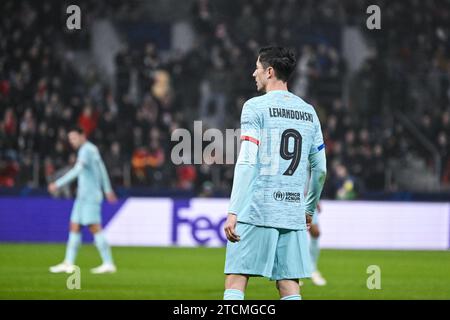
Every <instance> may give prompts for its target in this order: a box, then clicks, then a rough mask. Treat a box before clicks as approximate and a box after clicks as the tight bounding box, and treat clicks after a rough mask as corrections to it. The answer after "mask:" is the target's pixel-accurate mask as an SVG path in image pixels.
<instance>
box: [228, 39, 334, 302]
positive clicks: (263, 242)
mask: <svg viewBox="0 0 450 320" xmlns="http://www.w3.org/2000/svg"><path fill="white" fill-rule="evenodd" d="M295 65H296V58H295V55H294V53H293V52H292V51H291V50H289V49H286V48H281V47H267V48H263V49H261V50H260V51H259V56H258V60H257V62H256V70H255V71H254V73H253V77H254V78H255V81H256V86H257V89H258V91H261V92H264V93H265V94H264V95H262V96H259V97H255V98H253V99H250V100H248V101H247V102H246V103H245V104H244V107H243V109H242V115H241V134H242V135H241V141H242V143H241V150H240V153H239V157H238V161H237V163H236V167H235V173H234V181H233V189H232V193H231V199H230V207H229V210H228V212H229V213H228V217H227V221H226V222H225V226H224V229H225V234H226V236H227V239H228V240H229V241H228V243H227V251H226V261H225V272H224V273H225V274H226V279H225V292H224V299H225V300H243V299H244V292H245V288H246V286H247V283H248V279H249V277H250V276H264V277H267V278H269V279H271V280H275V281H276V285H277V289H278V291H279V294H280V298H281V299H282V300H301V296H300V287H299V279H300V278H309V277H311V272H312V270H311V261H310V260H311V259H310V253H309V248H308V237H307V229H308V228H309V226H310V223H311V220H312V217H313V215H314V212H315V209H316V206H317V202H318V201H319V198H320V194H321V192H322V188H323V184H324V181H325V176H326V158H325V150H324V143H323V137H322V130H321V126H320V122H319V118H318V117H317V114H316V112H315V110H314V108H313V107H312V106H311V105H309V104H307V103H306V102H305V101H303V100H302V99H301V98H299V97H297V96H296V95H294V94H292V93H290V92H289V91H288V88H287V81H288V79H289V77H290V75H291V73H292V72H293V70H294V68H295ZM274 132H277V134H274ZM268 146H271V148H272V150H273V152H274V153H270V154H269V157H270V159H271V161H275V162H272V163H271V164H269V167H270V168H268V167H267V166H266V164H265V163H263V162H262V161H261V154H262V153H263V152H264V150H266V149H267V147H268ZM261 148H263V149H261ZM308 161H309V163H310V165H311V169H310V171H311V178H310V180H309V188H308V194H307V197H306V204H305V202H304V199H303V198H304V197H303V192H302V191H300V192H299V190H304V189H305V187H304V185H305V183H307V181H308V180H306V171H307V165H308ZM272 164H278V165H273V166H272ZM267 169H269V170H270V171H267Z"/></svg>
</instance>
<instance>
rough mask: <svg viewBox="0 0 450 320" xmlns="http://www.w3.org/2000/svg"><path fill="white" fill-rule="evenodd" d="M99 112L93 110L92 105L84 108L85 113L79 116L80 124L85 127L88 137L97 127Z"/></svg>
mask: <svg viewBox="0 0 450 320" xmlns="http://www.w3.org/2000/svg"><path fill="white" fill-rule="evenodd" d="M97 121H98V114H97V113H96V112H94V111H93V109H92V107H91V106H90V105H87V106H85V107H84V109H83V113H82V114H81V115H80V117H79V118H78V125H79V126H80V127H81V128H82V129H83V131H84V133H85V134H86V136H87V137H89V136H90V134H91V133H92V131H94V130H95V128H97Z"/></svg>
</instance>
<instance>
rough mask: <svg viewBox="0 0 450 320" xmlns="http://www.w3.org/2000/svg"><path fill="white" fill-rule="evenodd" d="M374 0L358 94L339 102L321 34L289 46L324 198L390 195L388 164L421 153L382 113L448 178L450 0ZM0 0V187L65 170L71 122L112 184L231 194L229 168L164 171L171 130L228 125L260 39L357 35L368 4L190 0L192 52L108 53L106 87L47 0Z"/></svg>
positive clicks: (342, 79) (248, 89)
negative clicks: (312, 29) (84, 63)
mask: <svg viewBox="0 0 450 320" xmlns="http://www.w3.org/2000/svg"><path fill="white" fill-rule="evenodd" d="M380 2H381V3H382V10H383V28H386V29H389V31H388V32H387V31H379V32H374V33H369V32H366V33H367V37H368V39H371V40H372V41H373V43H374V44H375V48H376V50H374V51H375V53H374V54H373V55H372V56H371V57H369V58H368V59H367V61H366V62H365V63H364V65H363V67H362V68H361V70H359V71H358V73H357V74H356V75H354V79H353V81H350V84H349V86H350V91H353V92H357V93H358V94H357V95H356V97H353V98H352V99H350V100H349V102H348V103H344V101H345V99H344V98H343V97H344V84H345V83H347V82H346V79H347V76H348V72H347V68H346V64H345V62H344V60H343V58H342V57H341V53H340V48H339V44H336V43H334V42H333V41H330V39H329V37H319V36H318V37H316V38H314V39H309V40H308V39H303V40H304V41H302V43H299V44H298V47H297V48H296V49H297V52H298V58H297V61H298V63H297V70H296V72H295V74H294V76H293V77H292V79H291V82H290V87H291V90H292V91H293V92H294V93H296V94H298V95H300V96H301V97H303V98H304V99H305V100H306V101H308V102H310V103H311V104H313V105H314V106H315V107H316V110H317V112H318V114H319V117H320V119H321V122H322V129H323V132H324V137H325V141H326V145H327V157H328V167H329V173H328V178H327V183H326V187H325V190H324V196H325V197H328V198H336V197H337V198H341V199H352V198H355V197H358V194H361V193H364V192H366V191H392V190H387V189H386V186H387V181H386V178H385V176H386V166H387V163H388V161H389V160H390V159H393V160H395V159H400V158H401V157H403V156H404V155H405V154H406V153H410V152H414V151H416V150H418V152H419V154H420V156H422V157H424V158H425V159H427V160H429V155H427V154H426V152H424V151H422V150H420V148H419V147H417V146H416V145H415V144H414V141H413V140H411V138H410V137H409V135H408V133H407V132H406V130H405V128H403V127H402V125H401V124H399V123H397V122H396V121H394V120H393V117H394V112H395V111H396V110H397V111H400V112H402V113H407V114H408V115H409V116H410V117H411V119H412V120H413V121H415V122H416V125H417V127H418V128H419V129H420V131H421V132H422V133H423V134H424V135H425V136H426V137H427V138H428V139H429V140H430V141H431V142H432V143H433V144H434V145H435V146H436V148H438V150H439V151H440V152H441V158H442V160H443V161H442V168H441V169H442V170H441V172H442V177H441V180H442V183H443V184H450V157H449V150H450V148H449V141H448V139H449V137H450V119H449V118H450V116H449V108H450V101H449V96H450V87H449V73H450V54H449V53H450V46H449V43H450V42H449V41H450V40H449V39H450V35H449V33H450V28H449V27H448V23H447V22H446V21H448V19H449V15H450V8H449V5H446V4H445V3H441V2H439V1H430V2H428V1H427V2H423V3H422V2H419V1H404V2H401V3H400V2H395V3H388V2H387V1H380ZM111 6H113V9H114V10H106V11H104V10H103V11H102V10H101V12H102V14H103V15H107V14H108V13H109V12H122V14H123V15H124V16H126V12H127V5H126V4H124V3H123V2H122V3H121V4H118V3H116V2H112V4H111ZM114 6H120V9H121V10H118V9H117V8H116V7H114ZM0 7H1V12H2V20H1V22H0V35H1V37H0V186H2V187H13V186H32V187H43V186H45V185H46V184H47V183H48V182H49V181H51V180H53V179H55V178H56V177H58V176H60V175H62V174H63V173H64V172H66V171H67V170H68V169H69V168H70V166H71V165H73V163H74V161H75V154H74V152H73V150H71V149H70V147H69V145H68V143H67V139H66V133H67V128H69V127H71V126H72V125H73V124H78V125H79V126H81V127H82V128H83V129H84V131H85V132H86V134H87V135H88V137H89V139H92V140H93V141H94V142H95V143H96V144H97V145H98V146H99V148H100V150H101V153H102V156H103V158H104V159H105V163H106V165H107V167H108V170H109V174H110V176H111V178H112V180H113V183H114V185H115V186H127V187H129V186H133V187H139V186H142V187H148V188H152V189H154V190H156V189H168V190H185V191H192V192H195V193H196V194H199V195H203V196H209V195H212V194H220V195H228V194H229V191H230V189H231V183H232V179H233V169H234V168H233V166H232V165H207V164H202V165H188V164H187V165H181V166H175V165H174V164H173V163H172V161H171V160H170V152H171V148H172V146H173V143H171V142H170V135H171V132H172V131H173V130H174V129H176V128H188V129H192V121H193V120H198V119H201V120H203V122H204V127H205V129H206V128H208V127H215V128H221V129H224V128H237V127H239V115H240V111H241V108H242V105H243V102H244V101H245V100H246V99H248V98H250V97H252V96H254V95H255V94H256V93H255V87H254V82H253V81H252V78H251V74H252V73H253V69H254V64H255V54H256V52H257V50H258V48H259V47H260V46H263V45H266V44H270V43H277V44H280V45H288V46H292V43H295V44H296V45H297V42H298V41H297V40H296V39H297V38H298V37H297V34H298V32H299V30H305V28H306V30H309V29H308V28H309V26H310V25H311V24H312V23H314V24H318V25H321V24H323V25H332V26H343V25H346V24H353V25H355V24H356V25H361V27H362V28H363V29H364V27H363V26H364V25H365V17H366V16H365V8H366V7H367V6H366V1H352V2H351V3H350V2H341V1H334V0H330V1H325V0H322V1H314V5H313V2H312V1H307V5H306V6H305V5H304V4H303V3H302V4H300V3H299V2H297V1H291V0H277V1H271V2H270V4H268V3H267V2H265V1H261V0H254V1H248V2H247V1H246V2H245V3H243V2H241V1H236V0H234V1H208V0H198V1H194V2H193V6H192V8H191V9H192V10H191V16H190V21H191V23H192V26H193V28H194V30H195V34H196V42H195V45H194V48H193V49H192V50H190V51H189V52H187V53H186V54H180V53H177V52H171V53H170V55H169V58H168V59H163V58H162V54H161V52H160V50H159V48H158V47H157V46H156V45H155V44H154V43H151V42H150V43H148V44H146V45H145V46H144V47H143V48H135V47H130V46H128V45H124V47H123V49H122V50H121V51H120V53H119V54H118V55H117V56H116V60H115V63H116V70H117V72H116V79H115V83H116V85H115V88H114V90H113V88H111V87H109V86H107V85H105V84H104V83H103V82H102V81H101V80H100V77H99V75H98V73H97V72H96V70H95V68H93V69H92V70H90V72H88V74H87V75H86V76H84V77H83V76H81V75H80V74H79V73H77V72H76V70H74V67H73V63H71V58H72V55H71V53H72V50H73V49H74V48H73V46H74V45H78V46H82V45H83V43H86V41H87V40H86V38H87V37H88V36H89V35H88V34H86V32H84V33H81V34H80V35H78V36H77V35H74V34H71V33H65V32H61V28H63V27H62V23H61V21H60V19H58V18H55V17H58V16H59V14H60V12H61V10H60V9H61V8H60V7H59V6H58V5H55V4H54V3H52V2H49V1H44V2H43V3H42V4H35V3H34V2H26V1H19V2H16V1H11V0H9V1H3V2H2V3H1V4H0ZM116 9H117V10H116ZM128 9H129V8H128ZM94 12H95V11H94ZM105 12H106V13H105ZM400 12H401V13H404V12H408V14H406V15H402V14H400ZM91 14H92V17H91V18H92V19H94V18H95V13H91ZM311 17H314V20H312V18H311ZM402 17H403V18H402ZM408 17H411V18H412V19H411V20H408ZM386 34H387V35H388V36H386ZM74 37H75V40H76V41H74ZM68 39H69V40H68ZM429 165H430V166H432V164H431V162H430V163H429ZM367 168H370V170H368V169H367ZM394 190H395V186H394ZM66 194H67V195H69V194H70V190H67V193H66Z"/></svg>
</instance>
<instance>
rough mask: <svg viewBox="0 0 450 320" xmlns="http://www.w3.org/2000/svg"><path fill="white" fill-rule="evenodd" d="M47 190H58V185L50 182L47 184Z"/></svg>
mask: <svg viewBox="0 0 450 320" xmlns="http://www.w3.org/2000/svg"><path fill="white" fill-rule="evenodd" d="M47 190H48V192H49V193H52V194H53V193H55V192H56V191H57V190H58V187H57V186H56V183H54V182H52V183H50V184H49V185H48V187H47Z"/></svg>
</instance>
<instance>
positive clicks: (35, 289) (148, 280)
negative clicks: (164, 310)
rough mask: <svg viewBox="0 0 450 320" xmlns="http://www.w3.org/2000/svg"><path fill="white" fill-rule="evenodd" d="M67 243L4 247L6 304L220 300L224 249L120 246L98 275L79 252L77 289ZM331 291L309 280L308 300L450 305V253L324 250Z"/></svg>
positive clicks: (264, 294) (270, 286)
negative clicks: (71, 283) (112, 267)
mask: <svg viewBox="0 0 450 320" xmlns="http://www.w3.org/2000/svg"><path fill="white" fill-rule="evenodd" d="M63 254H64V245H61V244H0V298H1V299H199V300H206V299H221V298H222V294H223V279H224V277H223V274H222V271H223V265H224V254H225V250H224V249H223V248H147V247H115V248H113V254H114V256H115V260H116V263H117V266H118V272H117V273H115V274H104V275H92V274H90V273H89V269H90V268H91V267H95V266H97V265H98V264H100V259H99V257H98V254H97V252H96V250H95V248H94V247H93V246H92V245H85V246H83V247H82V248H81V249H80V252H79V259H78V265H79V266H80V268H81V277H80V283H81V288H80V289H79V290H77V289H73V290H69V289H67V286H66V282H67V279H68V276H69V275H67V274H50V273H49V272H48V267H49V266H51V265H53V264H56V263H58V262H60V261H61V260H62V258H63ZM370 265H377V266H379V267H380V270H381V289H379V290H377V289H373V290H369V289H368V288H367V279H368V277H369V276H370V274H368V273H367V268H368V266H370ZM320 269H321V271H322V274H323V275H324V276H325V277H326V278H327V280H328V284H327V286H325V287H315V286H314V285H312V283H311V281H309V280H306V281H304V285H303V287H302V296H303V299H308V300H310V299H450V252H445V251H440V252H437V251H356V250H323V251H322V253H321V259H320ZM246 299H278V296H277V291H276V289H275V284H274V282H271V281H269V280H267V279H264V278H252V279H250V283H249V286H248V288H247V293H246Z"/></svg>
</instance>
